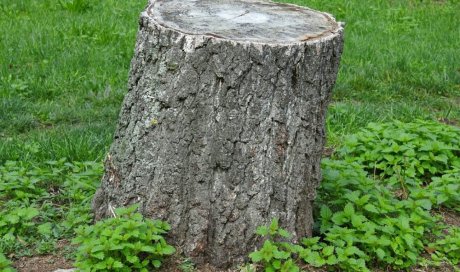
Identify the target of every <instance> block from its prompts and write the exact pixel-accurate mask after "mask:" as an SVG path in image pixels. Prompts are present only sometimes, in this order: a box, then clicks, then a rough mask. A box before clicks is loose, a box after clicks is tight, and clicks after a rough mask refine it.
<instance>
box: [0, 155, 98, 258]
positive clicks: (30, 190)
mask: <svg viewBox="0 0 460 272" xmlns="http://www.w3.org/2000/svg"><path fill="white" fill-rule="evenodd" d="M101 175H102V164H100V163H94V162H73V163H70V162H68V161H67V160H66V159H62V160H59V161H47V162H43V163H36V164H33V163H22V162H13V161H9V162H6V163H5V164H4V165H2V166H0V252H4V253H15V255H16V256H21V255H30V254H34V253H40V254H42V253H50V252H52V251H54V249H55V243H56V241H57V240H59V239H63V238H70V237H72V236H73V234H74V231H73V230H74V228H75V227H76V226H79V225H84V224H88V223H90V221H91V214H90V203H89V199H90V198H91V197H92V195H93V194H94V192H95V190H96V187H97V185H98V184H99V180H100V177H101Z"/></svg>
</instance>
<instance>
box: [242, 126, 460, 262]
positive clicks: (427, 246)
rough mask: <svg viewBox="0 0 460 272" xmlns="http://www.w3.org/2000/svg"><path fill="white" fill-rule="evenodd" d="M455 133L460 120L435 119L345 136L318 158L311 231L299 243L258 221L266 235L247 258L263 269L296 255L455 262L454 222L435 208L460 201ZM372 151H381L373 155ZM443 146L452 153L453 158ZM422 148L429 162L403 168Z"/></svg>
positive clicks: (302, 258)
mask: <svg viewBox="0 0 460 272" xmlns="http://www.w3.org/2000/svg"><path fill="white" fill-rule="evenodd" d="M382 128H384V129H383V130H382ZM414 133H418V135H417V137H412V136H413V135H414ZM376 135H378V137H377V136H376ZM426 138H430V139H431V140H430V141H429V146H426V144H427V143H426V142H425V139H426ZM397 140H402V141H403V142H404V143H400V144H401V145H400V148H394V147H395V146H396V144H397ZM459 140H460V128H454V127H450V126H447V125H443V124H440V123H435V122H426V121H416V122H413V123H401V122H399V121H397V122H392V123H384V124H375V123H371V124H369V126H368V127H367V128H365V129H362V130H361V131H360V132H358V133H357V134H353V135H351V136H349V137H347V139H346V141H345V143H344V148H343V150H342V151H341V152H339V153H338V155H337V156H336V157H334V158H331V159H324V160H323V162H322V169H323V181H322V184H321V185H320V188H319V190H318V198H317V200H316V203H315V205H316V218H317V222H316V224H317V225H316V236H314V237H312V238H305V239H303V240H302V241H301V243H300V244H299V245H294V244H291V243H287V242H285V241H284V242H283V241H282V239H281V240H280V238H286V237H288V236H289V234H287V233H286V232H285V231H282V230H281V229H279V228H278V222H277V221H276V220H275V221H274V222H272V224H271V225H270V226H269V227H262V228H260V229H259V231H258V233H259V234H261V235H263V236H267V235H268V238H267V240H266V241H265V244H264V245H263V247H262V248H261V249H259V250H257V251H255V252H254V253H252V254H251V255H250V257H251V259H252V261H253V262H255V263H258V264H261V265H262V266H263V267H264V269H265V271H298V270H299V266H301V263H304V264H305V263H306V264H310V265H312V266H315V267H322V266H329V267H330V268H331V269H332V270H337V269H343V270H345V271H370V269H371V268H376V267H377V268H382V269H388V268H390V269H395V270H400V269H406V268H409V267H411V266H414V265H416V264H419V265H420V264H423V265H428V264H430V265H439V264H440V263H441V262H442V261H445V262H447V263H449V264H451V265H454V266H457V265H458V264H459V258H460V247H459V245H460V244H459V243H460V235H459V234H460V226H448V225H447V224H445V223H443V222H442V219H441V218H440V217H439V216H437V215H436V213H433V212H434V211H436V210H437V209H440V208H442V207H443V208H451V209H456V210H458V209H459V208H460V202H459V199H460V190H459V187H460V167H458V162H459V159H460V144H459ZM418 144H420V146H417V145H418ZM433 146H437V147H440V148H435V149H432V148H431V147H433ZM441 147H442V148H441ZM387 149H388V150H387ZM375 152H378V153H379V154H380V156H375V157H373V155H374V154H375ZM446 154H447V155H446ZM448 154H454V155H453V156H451V158H452V159H451V160H450V159H448V158H449V156H448ZM443 155H444V156H445V159H442V160H441V159H436V158H437V157H439V156H443ZM386 156H392V158H391V159H390V160H387V158H386ZM425 156H428V158H427V159H426V160H424V161H423V162H426V163H427V165H425V166H420V167H422V169H421V170H419V171H417V174H415V171H409V170H410V169H412V168H414V165H415V166H417V165H418V164H417V163H416V162H418V159H419V158H424V157H425ZM372 157H373V159H369V158H372ZM443 158H444V157H443ZM439 161H442V163H443V164H442V165H437V164H438V163H439ZM402 162H404V163H402ZM375 169H378V170H379V172H378V173H380V175H379V174H376V171H375ZM427 169H432V170H431V171H430V170H427ZM425 170H426V172H425ZM404 173H406V175H404ZM424 254H431V258H427V257H426V256H424ZM458 269H460V267H458Z"/></svg>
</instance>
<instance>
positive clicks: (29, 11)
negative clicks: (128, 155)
mask: <svg viewBox="0 0 460 272" xmlns="http://www.w3.org/2000/svg"><path fill="white" fill-rule="evenodd" d="M144 5H145V1H144V0H138V1H115V0H104V1H89V0H61V1H57V0H40V1H38V0H37V1H33V0H4V1H1V3H0V28H1V29H2V30H6V31H1V32H0V162H2V161H5V160H29V159H33V160H47V159H58V158H61V157H67V158H69V159H70V160H80V161H81V160H101V158H102V157H103V156H104V153H105V152H106V149H107V147H108V146H109V144H110V142H111V139H112V134H113V131H114V128H115V125H116V119H117V115H118V112H119V109H120V107H121V101H122V99H123V96H124V93H125V92H126V82H127V75H128V69H129V63H130V59H131V56H132V53H133V49H134V42H135V35H136V31H137V20H138V15H139V13H140V11H141V10H142V9H143V7H144ZM30 146H35V147H37V148H38V151H37V152H32V153H33V154H31V151H30V148H29V147H30Z"/></svg>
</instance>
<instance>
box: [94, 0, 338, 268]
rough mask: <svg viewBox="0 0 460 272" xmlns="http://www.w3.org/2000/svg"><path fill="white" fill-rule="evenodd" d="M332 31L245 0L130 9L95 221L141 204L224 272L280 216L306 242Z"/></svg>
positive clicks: (334, 26) (334, 42)
mask: <svg viewBox="0 0 460 272" xmlns="http://www.w3.org/2000/svg"><path fill="white" fill-rule="evenodd" d="M342 34H343V28H342V26H341V24H339V23H337V22H336V21H335V20H334V18H333V17H332V16H330V15H328V14H325V13H321V12H318V11H314V10H311V9H307V8H301V7H298V6H294V5H287V4H278V3H272V2H262V1H254V0H237V1H235V0H219V1H215V0H200V1H197V0H187V1H184V0H157V1H151V2H150V4H149V6H148V7H147V9H146V10H145V11H144V12H143V13H142V14H141V18H140V28H139V32H138V37H137V44H136V49H135V56H134V58H133V60H132V63H131V71H130V78H129V87H128V88H129V91H128V94H127V95H126V97H125V100H124V104H123V107H122V110H121V113H120V119H119V124H118V128H117V130H116V133H115V139H114V143H113V145H112V147H111V149H110V153H109V155H108V156H107V159H106V162H105V175H104V177H103V180H102V185H101V188H100V189H99V190H98V192H97V193H96V196H95V198H94V200H93V210H94V212H95V215H96V218H97V219H100V218H102V217H106V216H110V215H111V213H110V210H111V207H119V206H126V205H130V204H133V203H140V210H141V212H142V213H143V214H144V215H145V216H147V217H151V218H160V219H163V220H166V221H167V222H169V223H170V224H171V227H172V230H171V232H170V237H169V239H170V241H171V242H172V243H173V244H174V245H175V246H176V247H177V248H178V249H179V250H180V251H182V252H183V253H184V254H185V255H186V256H189V257H191V258H192V259H193V260H194V261H195V262H198V263H200V262H208V263H211V264H213V265H215V266H217V267H220V268H225V267H229V266H231V265H233V264H237V263H240V262H242V261H244V259H245V258H246V257H247V254H248V252H251V251H253V250H254V249H255V247H256V246H257V245H259V244H260V242H261V241H260V238H259V237H257V236H256V235H255V230H256V228H257V226H259V225H264V224H268V223H269V222H270V221H271V220H272V218H275V217H277V218H279V220H280V224H281V226H282V227H284V228H286V229H287V230H288V231H290V232H291V233H293V234H294V236H293V240H296V239H298V238H300V237H303V236H308V235H311V232H312V223H313V218H312V200H313V199H314V198H315V189H316V187H317V186H318V185H319V182H320V180H321V172H320V170H321V169H320V159H321V153H322V150H323V146H324V142H325V114H326V108H327V105H328V103H329V100H330V94H331V89H332V87H333V85H334V83H335V80H336V76H337V70H338V64H339V60H340V56H341V53H342V45H343V39H342V36H343V35H342Z"/></svg>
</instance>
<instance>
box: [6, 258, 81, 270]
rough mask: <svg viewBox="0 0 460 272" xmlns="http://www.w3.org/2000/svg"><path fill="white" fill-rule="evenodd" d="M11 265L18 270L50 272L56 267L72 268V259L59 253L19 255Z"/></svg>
mask: <svg viewBox="0 0 460 272" xmlns="http://www.w3.org/2000/svg"><path fill="white" fill-rule="evenodd" d="M13 267H14V268H16V269H17V270H18V272H50V271H54V270H57V269H68V268H72V267H73V266H72V261H70V260H67V259H66V258H64V257H62V256H59V255H43V256H34V257H21V258H20V259H19V260H17V261H15V262H14V264H13Z"/></svg>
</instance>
